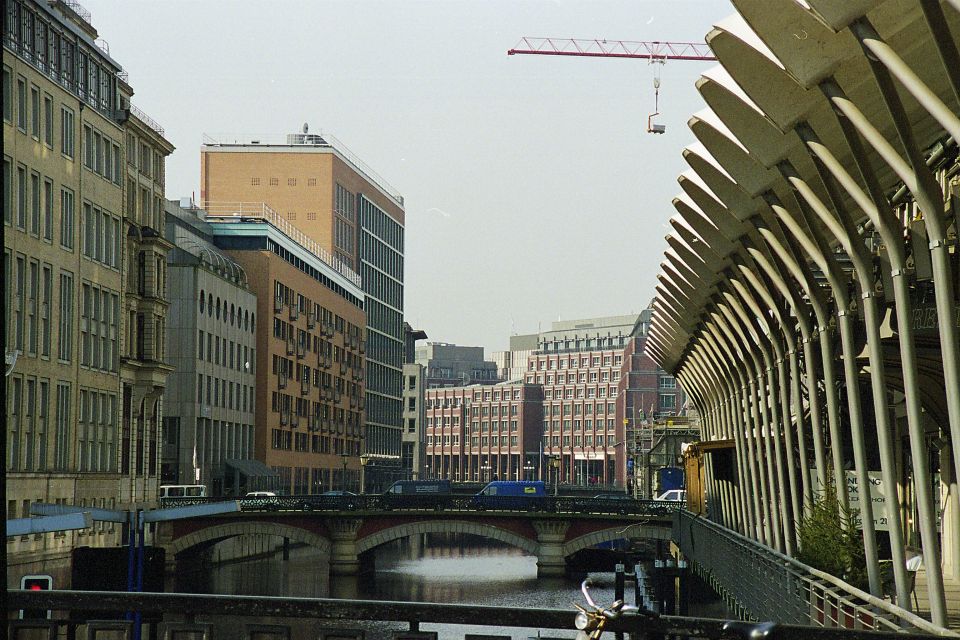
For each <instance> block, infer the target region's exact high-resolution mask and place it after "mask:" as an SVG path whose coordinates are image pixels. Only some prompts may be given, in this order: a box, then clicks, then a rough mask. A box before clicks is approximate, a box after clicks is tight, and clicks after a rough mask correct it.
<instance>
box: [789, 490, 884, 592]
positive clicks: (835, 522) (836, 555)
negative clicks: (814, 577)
mask: <svg viewBox="0 0 960 640" xmlns="http://www.w3.org/2000/svg"><path fill="white" fill-rule="evenodd" d="M857 514H858V512H857V511H852V510H850V509H848V508H845V507H843V506H842V505H841V504H840V501H839V500H838V499H837V493H836V490H835V489H834V488H833V487H832V486H830V487H828V488H827V489H826V490H825V491H824V492H823V493H822V494H820V495H819V496H818V497H817V499H816V500H815V501H814V504H813V506H812V508H811V509H810V512H809V513H808V514H807V515H806V516H805V517H804V518H803V519H802V520H801V521H800V526H799V527H798V534H799V538H800V539H799V544H800V552H799V553H798V554H797V560H799V561H800V562H803V563H804V564H807V565H810V566H811V567H813V568H814V569H819V570H821V571H824V572H826V573H829V574H830V575H832V576H835V577H837V578H840V579H841V580H843V581H844V582H846V583H847V584H849V585H851V586H854V587H857V588H858V589H863V590H866V589H868V581H867V572H866V559H865V557H864V551H863V533H862V532H861V531H860V530H859V529H858V528H857Z"/></svg>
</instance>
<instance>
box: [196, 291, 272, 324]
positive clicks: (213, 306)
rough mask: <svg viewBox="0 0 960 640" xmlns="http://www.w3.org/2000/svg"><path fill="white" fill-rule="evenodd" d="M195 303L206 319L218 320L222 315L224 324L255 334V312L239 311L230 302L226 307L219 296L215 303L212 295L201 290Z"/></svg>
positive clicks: (225, 303)
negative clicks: (205, 315)
mask: <svg viewBox="0 0 960 640" xmlns="http://www.w3.org/2000/svg"><path fill="white" fill-rule="evenodd" d="M197 302H198V305H197V306H198V308H199V310H200V313H201V314H203V313H206V314H207V316H208V317H210V318H216V319H217V320H220V319H221V313H222V318H223V321H224V322H225V323H226V322H229V323H230V326H231V327H237V328H238V329H243V330H244V331H249V332H250V333H256V331H257V314H256V313H255V312H253V311H249V310H247V309H241V308H240V307H238V306H237V305H236V304H234V303H232V302H231V303H230V306H229V307H227V301H226V300H224V301H223V302H222V303H221V301H220V296H217V298H216V301H214V297H213V294H212V293H207V292H205V291H204V290H203V289H201V290H200V296H199V298H198V300H197ZM221 307H222V308H221Z"/></svg>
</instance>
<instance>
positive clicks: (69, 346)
mask: <svg viewBox="0 0 960 640" xmlns="http://www.w3.org/2000/svg"><path fill="white" fill-rule="evenodd" d="M4 273H5V274H7V277H6V278H5V279H4V289H5V291H4V301H5V303H6V308H7V310H8V311H7V313H8V314H9V316H10V324H9V327H10V333H9V334H7V335H8V340H9V342H8V345H7V347H8V350H11V351H12V350H14V349H16V350H19V351H21V352H24V353H27V354H29V355H39V356H41V357H50V355H51V354H50V351H51V331H52V323H53V322H52V314H53V306H52V305H53V303H54V302H56V303H57V304H58V305H59V307H58V312H59V313H58V315H59V345H58V350H57V357H58V358H59V359H60V360H62V361H69V360H71V359H72V357H73V309H74V306H75V300H74V297H73V296H74V292H73V274H72V273H70V272H69V271H61V272H60V278H59V283H60V290H59V297H58V296H57V292H56V291H55V290H54V269H53V266H52V265H50V264H47V263H41V262H39V261H38V260H35V259H32V258H28V257H27V256H26V255H24V254H22V253H17V254H12V253H11V252H10V251H5V252H4Z"/></svg>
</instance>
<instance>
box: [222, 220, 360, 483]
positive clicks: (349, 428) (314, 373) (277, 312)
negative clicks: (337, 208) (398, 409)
mask: <svg viewBox="0 0 960 640" xmlns="http://www.w3.org/2000/svg"><path fill="white" fill-rule="evenodd" d="M207 221H208V222H209V223H210V227H211V228H212V230H213V234H214V243H215V244H216V245H217V247H219V248H220V249H221V250H222V251H224V252H225V253H226V254H227V255H228V256H229V257H230V258H231V259H232V260H234V261H235V262H236V263H237V264H238V265H240V266H241V267H242V268H243V270H244V271H245V272H246V274H247V278H248V282H249V287H250V290H251V291H252V292H254V293H256V296H257V314H256V316H257V318H258V322H257V325H256V354H257V357H256V361H255V364H254V366H255V370H256V380H257V386H256V396H255V398H254V401H253V406H254V408H255V424H256V430H255V436H254V453H255V457H256V458H257V459H258V460H260V461H262V462H264V463H265V464H266V465H267V466H269V467H271V468H272V469H273V470H274V471H276V472H277V473H278V474H279V476H280V479H279V487H280V490H281V491H283V492H284V493H289V494H307V493H322V492H323V491H327V490H331V489H348V490H353V491H356V490H358V489H359V485H360V450H361V440H362V435H363V429H362V426H363V423H364V408H365V403H366V399H365V395H364V381H365V377H364V372H365V366H366V365H365V360H366V358H365V356H364V352H365V351H366V344H365V342H364V340H363V337H362V335H363V333H362V332H363V327H364V326H365V324H366V316H365V315H364V310H363V302H364V296H363V291H362V290H361V289H360V278H359V276H358V275H357V274H355V273H353V272H352V271H350V270H349V269H348V268H346V267H345V266H344V265H342V264H340V263H339V261H338V260H337V259H336V258H333V257H331V256H330V255H329V254H327V253H326V252H324V251H323V250H322V249H321V248H320V247H319V246H317V245H316V243H314V242H313V241H311V240H310V239H309V238H306V237H305V236H304V235H303V234H302V233H299V232H298V231H297V230H296V229H294V228H293V227H292V225H290V224H289V223H288V222H287V221H286V220H284V219H282V218H281V217H280V216H279V215H277V214H276V213H275V212H273V211H272V210H270V209H269V208H268V207H266V206H265V205H262V208H261V211H260V213H259V214H257V213H255V212H254V211H252V210H247V211H245V212H244V215H243V217H242V218H241V217H239V216H232V215H228V212H227V211H226V210H224V209H221V210H220V212H219V215H214V214H213V213H208V215H207Z"/></svg>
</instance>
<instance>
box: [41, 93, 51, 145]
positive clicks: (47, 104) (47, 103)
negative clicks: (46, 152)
mask: <svg viewBox="0 0 960 640" xmlns="http://www.w3.org/2000/svg"><path fill="white" fill-rule="evenodd" d="M43 143H44V144H45V145H47V146H48V147H50V148H53V98H51V97H50V96H47V95H45V96H43Z"/></svg>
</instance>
